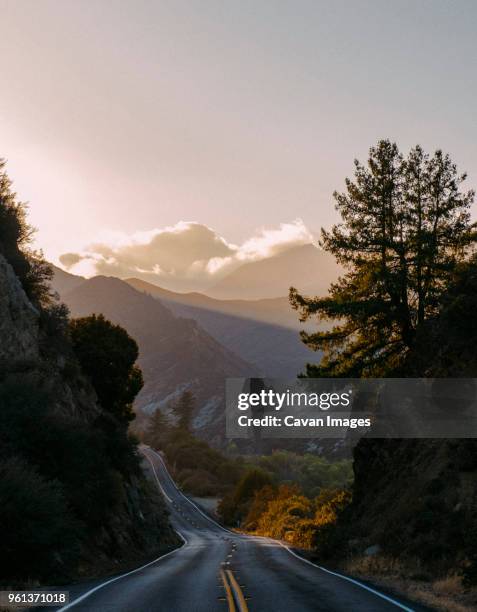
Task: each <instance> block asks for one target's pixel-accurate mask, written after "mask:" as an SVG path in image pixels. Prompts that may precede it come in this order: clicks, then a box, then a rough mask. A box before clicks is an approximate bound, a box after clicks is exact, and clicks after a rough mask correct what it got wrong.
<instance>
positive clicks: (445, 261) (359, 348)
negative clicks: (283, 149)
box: [290, 140, 476, 376]
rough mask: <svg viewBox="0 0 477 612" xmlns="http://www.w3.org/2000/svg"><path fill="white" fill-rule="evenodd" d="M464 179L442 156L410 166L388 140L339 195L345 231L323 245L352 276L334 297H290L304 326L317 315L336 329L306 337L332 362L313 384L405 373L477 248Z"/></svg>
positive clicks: (338, 228) (414, 157)
mask: <svg viewBox="0 0 477 612" xmlns="http://www.w3.org/2000/svg"><path fill="white" fill-rule="evenodd" d="M465 178H466V176H465V174H462V175H460V174H458V172H457V168H456V166H455V164H454V163H453V162H452V160H451V159H450V157H449V156H448V155H445V154H443V153H442V151H436V152H435V153H434V154H433V155H432V156H431V155H428V154H427V153H425V152H424V151H423V150H422V148H421V147H420V146H416V147H415V148H414V149H412V150H411V151H410V152H409V154H408V155H407V157H404V156H403V155H402V154H401V153H400V152H399V150H398V147H397V146H396V144H394V143H391V142H390V141H389V140H382V141H380V142H378V144H377V145H376V146H375V147H372V148H371V149H370V154H369V159H368V163H367V165H366V166H364V165H362V164H361V163H359V162H358V161H357V160H356V161H355V178H354V181H352V180H350V179H346V192H345V193H337V192H335V194H334V198H335V200H336V209H337V210H338V212H339V213H340V215H341V217H342V223H340V224H338V225H335V226H334V227H333V228H332V230H331V231H329V232H328V231H325V230H322V236H321V245H322V246H323V248H324V249H326V250H327V251H329V252H331V253H332V254H333V255H334V256H335V257H336V259H337V260H338V261H339V262H340V263H341V264H342V265H343V266H344V268H345V270H346V272H345V274H344V275H343V276H342V277H341V278H340V279H339V280H338V282H336V283H335V284H333V285H332V286H331V288H330V291H329V295H328V296H327V297H312V298H309V297H304V296H302V295H300V294H299V293H298V291H297V290H296V289H294V288H293V287H292V288H291V289H290V301H291V304H292V306H293V307H294V308H296V309H297V310H298V311H299V312H300V315H301V320H302V321H305V320H307V319H308V318H309V317H311V316H313V315H317V316H318V318H320V319H327V320H331V321H333V322H334V323H335V325H334V327H333V328H332V329H331V331H319V332H316V333H306V332H302V339H303V341H304V342H305V344H307V345H308V346H309V347H310V348H312V349H313V350H322V351H323V353H324V356H323V359H322V362H321V363H320V365H319V366H314V365H309V366H308V367H307V374H308V375H309V376H369V375H371V376H372V375H382V374H385V373H386V372H391V371H392V370H393V369H395V368H396V367H398V366H399V365H400V364H402V362H403V360H404V359H405V356H406V354H407V353H408V352H409V350H410V349H411V348H412V347H413V345H414V343H415V338H416V333H417V330H418V329H419V328H420V327H421V326H422V325H423V324H424V323H425V322H426V320H428V319H429V318H430V317H433V316H435V315H436V314H437V313H438V311H439V305H440V303H441V299H442V296H443V295H444V294H445V291H446V288H447V286H448V284H449V281H450V279H451V277H452V274H453V271H454V270H455V268H456V266H457V265H458V263H459V262H461V261H463V260H465V258H466V257H467V255H468V253H469V252H470V249H471V246H472V244H473V243H474V242H475V240H476V233H475V226H474V225H473V224H472V223H471V221H470V212H469V209H470V206H471V204H472V202H473V199H474V192H473V191H468V192H463V191H461V184H462V182H463V181H464V180H465Z"/></svg>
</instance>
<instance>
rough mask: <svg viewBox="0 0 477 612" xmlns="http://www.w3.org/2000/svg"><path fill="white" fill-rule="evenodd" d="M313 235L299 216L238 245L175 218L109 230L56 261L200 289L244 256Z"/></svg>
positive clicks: (252, 257) (87, 271)
mask: <svg viewBox="0 0 477 612" xmlns="http://www.w3.org/2000/svg"><path fill="white" fill-rule="evenodd" d="M312 240H313V236H312V235H311V233H310V232H309V231H308V229H307V228H306V227H305V225H304V223H303V221H301V219H296V220H295V221H293V222H291V223H282V224H280V226H279V227H278V228H274V229H261V230H258V231H257V232H255V234H254V235H253V236H251V237H250V238H248V239H247V240H245V241H244V242H243V244H241V245H235V244H232V243H230V242H228V241H227V240H226V239H225V238H223V237H222V236H220V235H219V234H218V233H217V232H215V231H214V230H213V229H212V228H210V227H208V226H206V225H203V224H201V223H197V222H190V221H180V222H179V223H177V224H176V225H174V226H171V227H165V228H162V229H154V230H150V231H147V232H137V233H135V234H132V235H125V234H112V233H111V234H109V235H106V236H105V237H104V239H102V240H100V241H98V242H97V243H95V244H92V245H90V246H89V247H87V248H86V249H85V250H84V251H83V252H81V253H65V254H63V255H61V257H60V262H61V263H62V265H63V266H65V267H66V268H67V269H69V270H70V271H72V272H74V273H77V274H84V275H86V276H91V275H94V274H105V275H109V276H117V277H119V278H128V277H137V278H142V279H143V280H147V281H150V282H153V283H156V284H158V285H161V286H163V287H165V288H169V289H175V290H191V289H203V288H205V287H207V286H210V284H211V283H213V282H216V281H217V280H218V279H219V278H222V277H223V276H224V275H226V274H228V273H229V272H230V271H232V270H233V269H235V268H237V267H238V266H240V265H242V264H243V263H245V262H249V261H257V260H259V259H264V258H266V257H271V256H273V255H276V254H278V253H280V252H283V251H285V250H287V249H290V248H292V247H294V246H298V245H303V244H308V243H310V242H312Z"/></svg>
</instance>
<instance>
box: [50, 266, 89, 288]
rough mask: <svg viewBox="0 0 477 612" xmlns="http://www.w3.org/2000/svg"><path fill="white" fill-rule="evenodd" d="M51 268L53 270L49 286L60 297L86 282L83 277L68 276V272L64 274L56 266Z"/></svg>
mask: <svg viewBox="0 0 477 612" xmlns="http://www.w3.org/2000/svg"><path fill="white" fill-rule="evenodd" d="M51 267H52V268H53V278H52V279H51V286H52V287H53V289H54V290H55V291H57V292H58V293H59V294H60V295H63V293H66V292H67V291H71V290H72V289H74V288H75V287H78V286H79V285H81V283H84V281H85V280H86V279H85V278H84V277H83V276H77V275H75V274H70V273H69V272H65V271H64V270H62V269H61V268H58V267H57V266H54V265H52V266H51Z"/></svg>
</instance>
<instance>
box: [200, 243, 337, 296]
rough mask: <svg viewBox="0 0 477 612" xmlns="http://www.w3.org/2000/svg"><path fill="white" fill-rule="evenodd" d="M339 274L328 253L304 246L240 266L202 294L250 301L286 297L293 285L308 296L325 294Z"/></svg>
mask: <svg viewBox="0 0 477 612" xmlns="http://www.w3.org/2000/svg"><path fill="white" fill-rule="evenodd" d="M341 272H342V269H341V267H340V266H339V264H338V263H337V262H336V261H335V259H334V258H333V256H332V255H331V254H330V253H327V252H326V251H323V250H322V249H319V248H318V247H316V246H314V245H313V244H305V245H303V246H297V247H293V248H291V249H288V250H287V251H284V252H283V253H280V254H279V255H274V256H273V257H267V258H266V259H260V260H259V261H254V262H250V263H246V264H243V265H242V266H241V267H240V268H237V269H236V270H234V271H233V272H231V273H230V274H229V275H228V276H226V277H225V278H223V279H222V280H220V281H219V282H218V283H216V284H215V285H213V286H212V287H210V288H209V289H207V290H206V291H205V293H206V294H207V295H208V296H210V297H213V298H218V299H237V298H240V299H244V300H254V299H261V298H276V297H283V296H286V295H288V291H289V288H290V286H293V287H296V288H297V289H298V290H299V291H301V292H303V293H307V294H310V295H326V293H327V292H328V288H329V286H330V284H331V283H332V282H335V281H336V279H337V278H338V276H339V275H340V274H341Z"/></svg>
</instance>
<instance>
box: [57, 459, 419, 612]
mask: <svg viewBox="0 0 477 612" xmlns="http://www.w3.org/2000/svg"><path fill="white" fill-rule="evenodd" d="M142 452H143V453H144V455H145V457H146V459H147V461H148V462H149V468H150V470H151V476H152V477H153V478H154V479H155V481H156V483H157V485H158V487H159V488H160V489H161V491H162V493H163V495H164V497H165V499H166V503H167V505H168V508H169V510H170V513H171V522H172V524H173V526H174V528H175V529H176V531H177V532H178V534H179V535H180V536H181V538H182V540H183V542H184V543H183V545H182V547H180V548H178V549H176V550H174V551H172V552H171V553H168V554H166V555H164V556H162V557H160V558H159V559H157V560H155V561H152V562H151V563H148V564H146V565H144V566H142V567H141V568H138V569H137V570H134V571H132V572H128V573H126V574H122V575H121V576H116V577H114V578H111V579H108V580H102V581H101V580H98V581H95V582H91V583H88V584H81V585H75V586H72V587H70V589H69V590H70V603H69V604H68V605H66V606H64V607H63V608H61V610H74V611H75V612H86V611H88V612H103V611H104V612H155V611H159V612H246V611H247V610H249V611H250V612H259V611H260V612H268V611H270V612H272V611H273V612H305V611H306V612H309V611H310V610H313V611H315V610H316V611H319V612H321V611H323V612H325V611H326V612H335V611H336V612H398V611H399V610H415V611H418V610H423V608H420V607H419V606H416V605H414V604H410V603H408V602H404V601H402V600H398V599H396V598H395V597H394V596H389V595H386V594H384V593H382V592H381V591H379V590H376V589H374V588H372V587H369V586H367V585H364V584H362V583H361V582H358V581H354V580H353V579H351V578H348V577H345V576H341V575H339V574H336V573H333V572H330V571H329V570H326V569H325V568H320V567H318V566H317V565H314V564H312V563H310V562H309V561H306V560H305V559H303V558H302V557H299V556H298V555H296V554H295V553H294V552H293V551H290V550H289V549H288V548H286V547H285V546H283V545H282V544H281V543H279V542H277V541H275V540H271V539H268V538H255V537H250V536H245V535H240V534H235V533H232V532H230V531H227V530H226V529H224V528H222V527H221V526H220V525H218V524H217V523H215V522H214V521H213V520H212V519H210V518H209V517H208V516H207V515H206V514H204V513H203V511H201V510H200V509H199V508H198V507H197V506H195V505H194V504H193V502H192V501H190V500H188V498H186V497H185V496H184V495H183V494H182V493H181V491H179V490H178V489H177V487H176V485H175V483H174V481H173V480H172V478H171V477H170V476H169V474H168V472H167V469H166V466H165V464H164V462H163V461H162V458H161V457H160V455H159V454H157V453H156V452H154V451H153V450H151V449H149V448H147V447H145V448H144V447H143V448H142Z"/></svg>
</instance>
